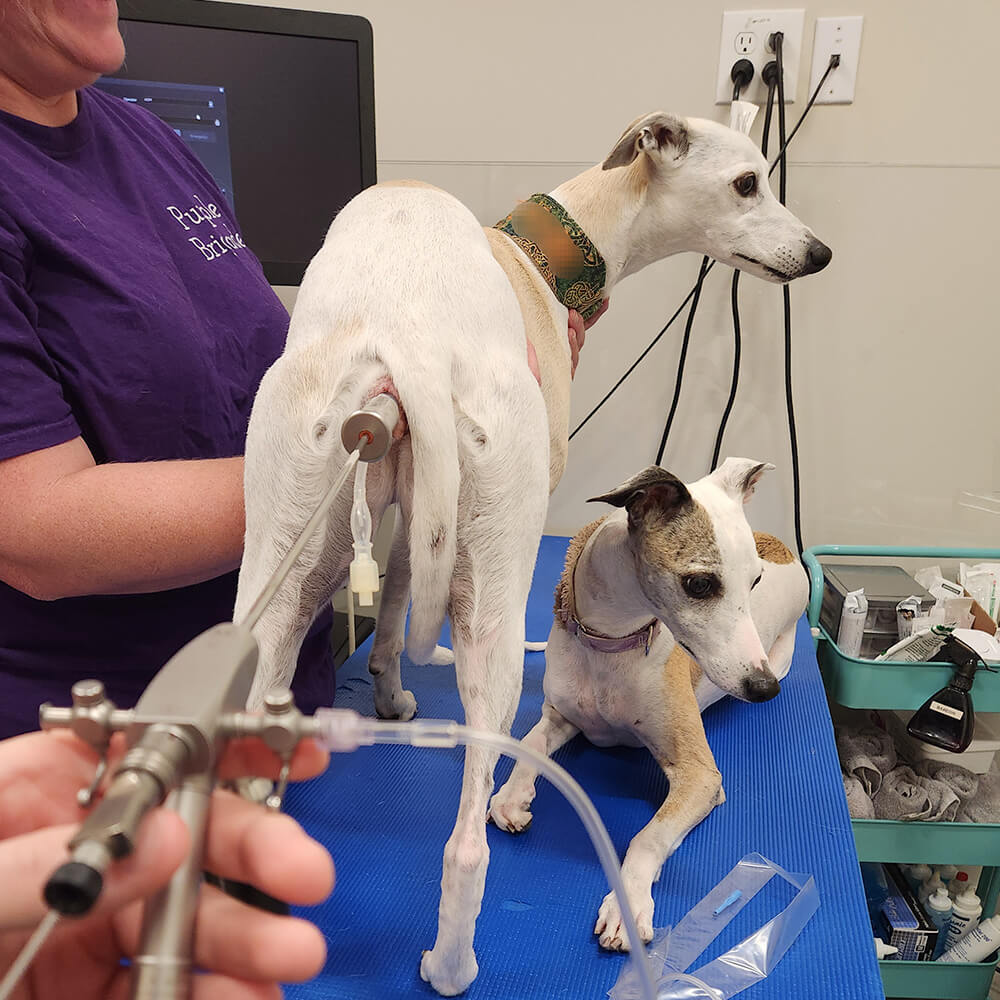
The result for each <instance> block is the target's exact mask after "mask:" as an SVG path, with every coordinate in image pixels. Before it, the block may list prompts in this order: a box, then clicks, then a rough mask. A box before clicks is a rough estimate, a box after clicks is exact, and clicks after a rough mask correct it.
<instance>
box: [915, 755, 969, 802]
mask: <svg viewBox="0 0 1000 1000" xmlns="http://www.w3.org/2000/svg"><path fill="white" fill-rule="evenodd" d="M914 770H915V771H916V772H917V774H922V775H924V776H925V777H927V778H933V779H934V780H935V781H943V782H944V783H945V784H946V785H947V786H948V787H949V788H950V789H951V790H952V791H953V792H954V793H955V794H956V795H957V796H958V799H959V802H960V803H961V806H960V807H959V808H961V807H962V806H964V805H965V804H966V803H967V802H969V800H970V799H974V798H975V796H976V792H977V791H978V790H979V775H978V774H974V773H973V772H972V771H970V770H969V769H968V768H967V767H962V765H961V764H951V763H949V762H947V761H942V760H922V761H921V762H920V763H919V764H918V765H917V767H916V768H914Z"/></svg>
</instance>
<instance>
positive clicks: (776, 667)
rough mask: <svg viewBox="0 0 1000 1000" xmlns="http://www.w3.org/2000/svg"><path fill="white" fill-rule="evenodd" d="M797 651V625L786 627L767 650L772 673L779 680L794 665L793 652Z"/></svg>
mask: <svg viewBox="0 0 1000 1000" xmlns="http://www.w3.org/2000/svg"><path fill="white" fill-rule="evenodd" d="M794 652H795V625H792V627H791V628H789V629H786V630H785V631H784V632H782V633H781V635H779V636H778V638H777V639H775V640H774V644H773V645H772V646H771V648H770V649H769V650H768V651H767V662H768V666H770V668H771V673H772V674H774V676H775V677H777V678H778V680H779V681H780V680H783V679H784V678H785V676H786V675H787V673H788V671H789V668H790V667H791V665H792V654H793V653H794Z"/></svg>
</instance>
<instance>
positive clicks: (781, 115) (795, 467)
mask: <svg viewBox="0 0 1000 1000" xmlns="http://www.w3.org/2000/svg"><path fill="white" fill-rule="evenodd" d="M781 43H782V36H781V33H780V32H776V33H775V36H774V58H775V60H776V62H777V63H778V142H779V143H780V145H781V149H780V151H779V153H778V162H779V163H780V164H781V171H780V174H779V177H780V180H779V183H778V191H779V193H778V200H779V201H780V202H781V204H782V205H784V204H785V187H786V185H785V176H786V173H787V170H788V164H787V162H786V158H785V150H786V149H787V147H788V139H787V138H786V136H785V81H784V72H783V69H782V65H781V48H782V44H781ZM830 63H831V65H830V66H829V67H827V73H829V71H830V69H832V66H833V60H832V59H831V60H830ZM823 79H824V80H825V79H826V74H824V75H823ZM822 85H823V81H822V80H821V81H820V87H821V86H822ZM816 93H817V94H818V93H819V87H817V88H816ZM814 97H815V95H814ZM809 105H812V99H810V101H809ZM808 110H809V106H807V107H806V109H805V111H808ZM805 111H804V112H803V116H804V115H805ZM796 127H797V126H796ZM781 299H782V304H783V306H784V319H785V410H786V412H787V414H788V445H789V448H790V450H791V453H792V515H793V519H794V522H795V544H796V545H798V551H799V553H800V554H801V553H802V552H803V551H805V546H804V545H803V544H802V490H801V484H800V481H799V445H798V436H797V435H796V432H795V404H794V402H793V400H792V299H791V295H790V293H789V289H788V283H787V282H786V283H785V284H784V285H782V287H781Z"/></svg>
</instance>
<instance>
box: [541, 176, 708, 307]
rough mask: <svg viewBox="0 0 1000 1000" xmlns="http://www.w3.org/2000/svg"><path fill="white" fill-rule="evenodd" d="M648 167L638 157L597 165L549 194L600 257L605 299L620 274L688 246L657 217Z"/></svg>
mask: <svg viewBox="0 0 1000 1000" xmlns="http://www.w3.org/2000/svg"><path fill="white" fill-rule="evenodd" d="M648 169H649V168H648V167H647V166H646V164H645V163H644V162H643V158H642V157H640V158H639V159H637V160H636V162H635V163H633V164H632V165H631V166H628V167H617V168H615V169H613V170H604V169H602V167H601V165H600V164H597V165H596V166H593V167H591V168H590V169H589V170H585V171H584V172H583V173H582V174H578V175H577V176H576V177H572V178H570V179H569V180H568V181H565V182H564V183H563V184H560V185H559V187H557V188H556V189H555V190H554V191H553V192H552V193H551V197H552V198H554V199H555V200H556V201H558V202H559V203H560V204H561V205H563V206H564V207H565V208H566V211H567V212H569V213H570V215H572V216H573V218H574V219H576V221H577V222H578V223H579V224H580V226H581V227H582V228H583V229H584V231H585V232H586V233H587V235H588V236H589V237H590V239H591V241H592V242H593V244H594V246H596V247H597V249H598V250H599V251H600V252H601V254H602V256H603V257H604V260H605V264H606V267H607V278H606V283H605V286H604V297H605V298H607V297H608V295H609V294H610V292H611V289H612V288H613V287H614V286H615V284H617V282H619V281H621V279H622V278H625V277H628V275H630V274H634V273H635V272H636V271H641V270H642V269H643V268H644V267H646V266H647V265H649V264H652V263H654V262H656V261H658V260H662V259H663V258H664V257H669V256H671V255H672V254H675V253H681V252H683V251H685V250H690V249H691V247H690V246H689V245H688V242H689V240H688V239H687V236H686V234H685V233H684V232H683V230H678V231H676V232H674V231H672V229H671V227H670V225H669V224H668V223H667V222H665V221H664V219H663V218H662V215H663V213H664V206H663V204H662V200H663V199H662V198H661V199H658V202H660V203H657V204H654V203H653V197H652V191H653V186H652V182H651V180H650V178H649V176H648ZM678 214H680V213H678Z"/></svg>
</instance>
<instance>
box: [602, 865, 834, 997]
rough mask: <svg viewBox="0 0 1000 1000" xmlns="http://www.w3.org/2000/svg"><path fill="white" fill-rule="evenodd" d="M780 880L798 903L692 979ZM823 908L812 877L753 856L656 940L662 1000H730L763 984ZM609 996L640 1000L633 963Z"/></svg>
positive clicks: (653, 952)
mask: <svg viewBox="0 0 1000 1000" xmlns="http://www.w3.org/2000/svg"><path fill="white" fill-rule="evenodd" d="M775 876H778V877H779V878H782V879H784V880H785V881H786V882H788V883H789V884H790V885H791V886H792V887H793V888H795V889H797V890H798V891H797V893H796V895H795V898H794V899H793V900H792V901H791V902H790V903H789V904H788V905H787V906H786V907H785V909H784V910H782V911H781V912H780V913H779V914H778V915H777V916H776V917H774V918H773V919H772V920H770V921H768V923H766V924H765V925H764V926H763V927H761V928H759V929H758V930H757V931H755V932H754V933H753V934H751V935H750V936H749V937H747V938H745V939H744V940H743V941H741V942H740V943H739V944H738V945H736V947H735V948H730V950H729V951H727V952H726V953H725V954H723V955H720V956H719V957H718V958H717V959H715V960H714V961H713V962H709V963H708V964H706V965H703V966H701V968H698V969H695V970H694V971H693V972H691V973H688V972H687V969H688V968H689V966H691V965H692V963H693V962H694V961H695V959H697V958H698V956H699V955H700V954H701V953H702V952H703V951H704V950H705V949H706V948H707V947H708V946H709V945H710V944H711V943H712V942H713V941H714V940H715V939H716V938H717V937H718V936H719V934H720V933H721V932H722V931H723V930H724V929H725V928H726V927H728V926H729V924H730V923H732V921H733V920H734V919H735V918H736V917H737V916H739V914H740V912H741V911H742V910H743V908H744V907H745V906H746V905H747V903H749V902H750V900H751V899H753V898H754V896H756V895H757V893H758V892H760V891H761V889H763V888H764V886H765V885H767V883H768V882H770V881H771V879H772V878H774V877H775ZM818 907H819V891H818V890H817V888H816V882H815V880H814V879H813V877H812V876H811V875H800V874H796V873H794V872H786V871H785V870H784V869H783V868H780V867H779V866H778V865H776V864H774V862H772V861H768V859H767V858H765V857H763V856H762V855H760V854H748V855H747V856H746V857H745V858H743V860H742V861H740V862H739V864H737V865H736V867H735V868H733V870H732V871H731V872H730V873H729V874H728V875H727V876H726V877H725V878H724V879H723V880H722V881H721V882H720V883H719V884H718V885H717V886H716V887H715V888H714V889H713V890H712V891H711V892H710V893H708V895H707V896H705V897H704V898H703V899H702V900H701V902H700V903H698V904H697V905H695V906H694V907H692V908H691V909H690V910H689V911H688V913H687V914H686V916H685V917H684V918H683V919H682V920H681V922H680V923H679V924H677V926H676V927H674V928H672V929H671V928H667V929H665V930H661V931H659V932H658V933H657V934H656V936H655V937H654V938H653V940H652V942H651V943H650V945H649V948H648V952H647V953H648V957H649V959H650V961H651V962H652V964H653V972H654V975H655V976H656V979H657V992H656V997H657V1000H727V998H729V997H732V996H735V995H736V994H737V993H740V992H742V991H743V990H745V989H746V988H747V987H748V986H752V985H753V984H754V983H757V982H760V980H761V979H764V978H765V977H766V976H768V975H770V973H771V972H772V971H773V969H774V967H775V966H776V965H777V964H778V962H780V961H781V959H782V958H783V957H784V955H785V953H786V952H787V951H788V949H789V948H790V947H791V946H792V944H793V943H794V942H795V939H796V938H797V937H798V936H799V934H800V933H801V932H802V928H803V927H805V925H806V924H807V923H808V921H809V919H810V917H812V915H813V914H814V913H815V912H816V910H817V909H818ZM608 995H609V996H610V997H611V998H612V1000H641V997H642V993H641V991H640V988H639V981H638V976H637V975H636V974H635V970H634V969H633V968H632V963H631V962H629V963H628V964H627V965H626V967H625V969H624V970H623V971H622V974H621V975H620V976H619V977H618V982H617V983H615V985H614V987H613V988H612V989H611V990H610V991H609V994H608Z"/></svg>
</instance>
